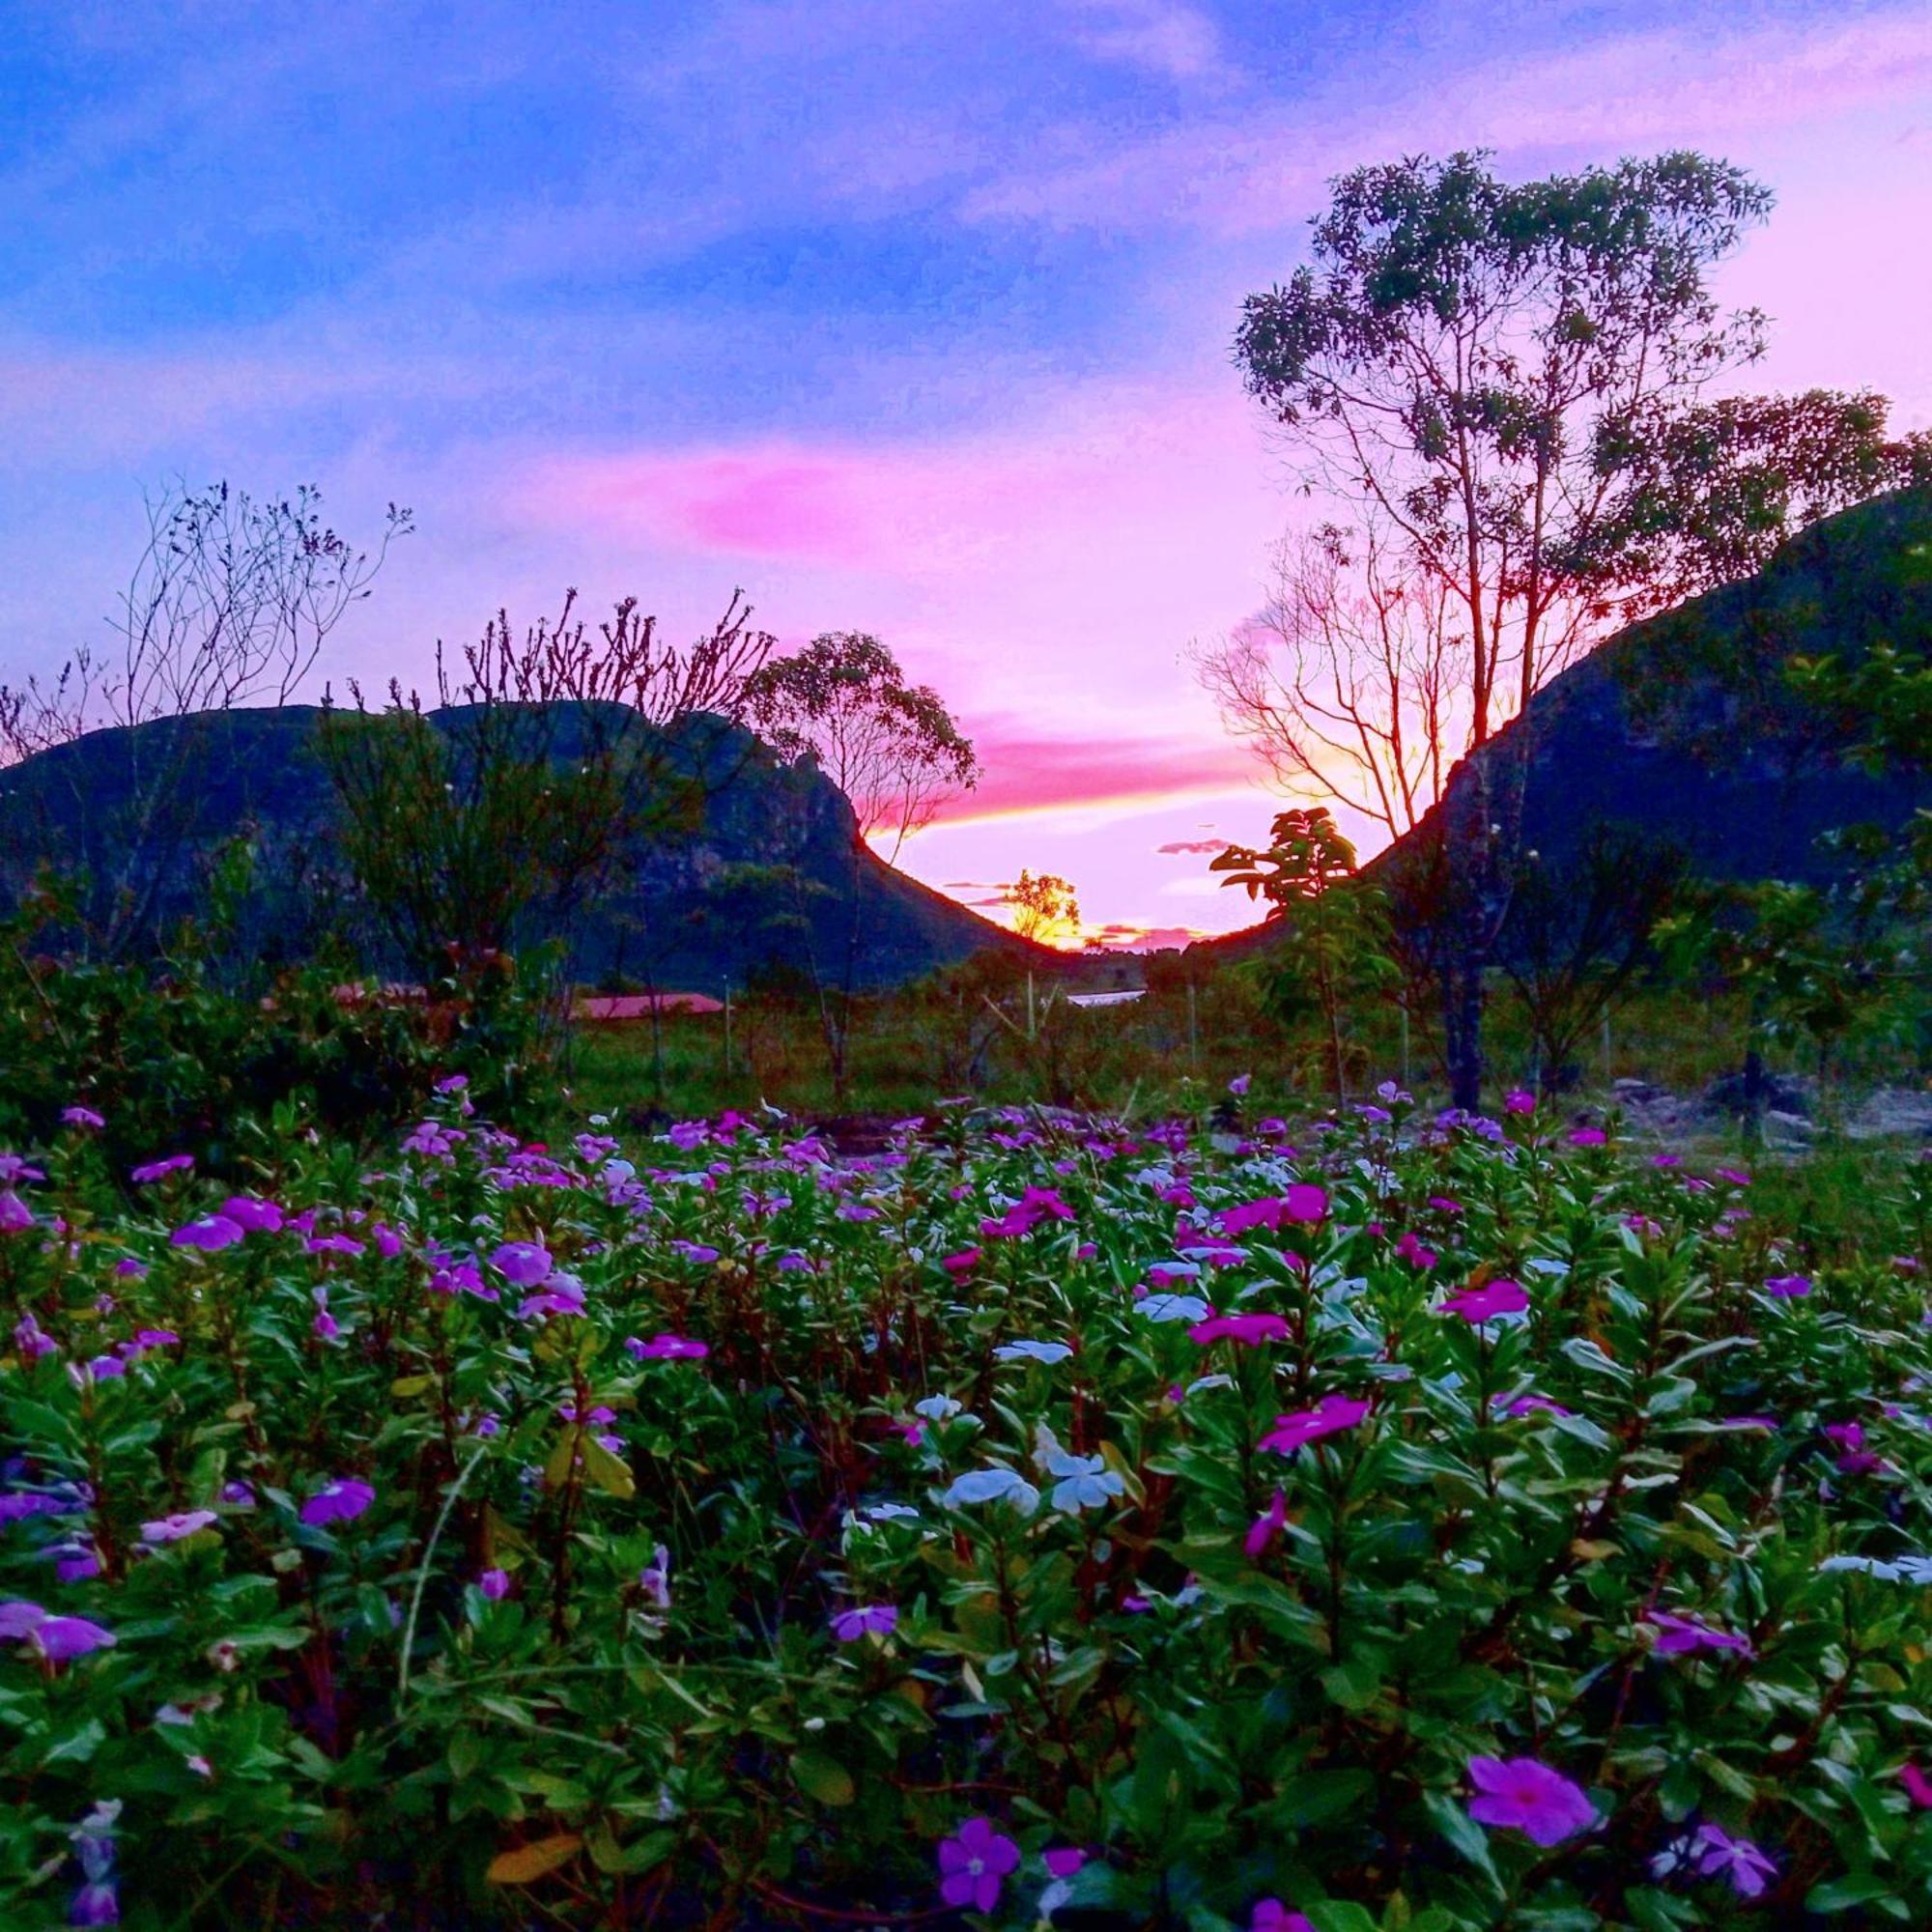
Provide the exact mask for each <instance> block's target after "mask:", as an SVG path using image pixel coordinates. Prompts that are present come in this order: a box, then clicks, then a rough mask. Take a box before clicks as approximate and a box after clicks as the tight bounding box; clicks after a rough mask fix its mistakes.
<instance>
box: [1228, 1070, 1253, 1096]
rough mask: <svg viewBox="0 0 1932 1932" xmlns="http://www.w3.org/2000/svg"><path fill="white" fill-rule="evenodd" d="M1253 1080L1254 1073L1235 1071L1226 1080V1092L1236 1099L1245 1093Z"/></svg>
mask: <svg viewBox="0 0 1932 1932" xmlns="http://www.w3.org/2000/svg"><path fill="white" fill-rule="evenodd" d="M1253 1080H1254V1075H1253V1074H1252V1073H1237V1074H1236V1075H1235V1077H1234V1078H1233V1079H1232V1080H1231V1081H1229V1082H1228V1092H1229V1093H1231V1094H1233V1095H1234V1096H1235V1098H1236V1099H1237V1100H1238V1099H1240V1098H1241V1097H1242V1096H1243V1095H1244V1094H1246V1093H1247V1091H1248V1088H1249V1086H1250V1084H1251V1083H1252V1082H1253Z"/></svg>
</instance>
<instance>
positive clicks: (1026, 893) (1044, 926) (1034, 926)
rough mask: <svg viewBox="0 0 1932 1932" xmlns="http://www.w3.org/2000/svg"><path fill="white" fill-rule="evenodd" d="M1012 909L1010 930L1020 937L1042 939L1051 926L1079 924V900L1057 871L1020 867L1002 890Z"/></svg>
mask: <svg viewBox="0 0 1932 1932" xmlns="http://www.w3.org/2000/svg"><path fill="white" fill-rule="evenodd" d="M1006 901H1007V904H1008V905H1009V906H1010V907H1011V908H1012V913H1013V930H1014V931H1015V932H1017V933H1018V934H1019V936H1020V937H1021V938H1022V939H1038V940H1043V939H1044V938H1045V937H1046V935H1047V934H1048V933H1049V932H1051V931H1052V930H1053V929H1054V927H1056V926H1060V925H1070V926H1074V927H1076V928H1077V927H1078V925H1079V923H1080V901H1079V900H1078V899H1077V898H1075V897H1074V895H1073V888H1072V886H1071V885H1070V884H1069V883H1068V882H1067V881H1066V880H1065V879H1063V878H1062V877H1061V876H1060V874H1059V873H1058V872H1040V873H1037V874H1036V873H1034V872H1030V871H1028V870H1026V869H1025V868H1024V867H1022V869H1021V871H1020V875H1019V877H1018V878H1017V879H1015V880H1014V881H1013V882H1012V884H1011V885H1010V886H1009V887H1008V888H1007V891H1006Z"/></svg>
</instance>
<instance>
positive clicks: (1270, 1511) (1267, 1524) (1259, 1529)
mask: <svg viewBox="0 0 1932 1932" xmlns="http://www.w3.org/2000/svg"><path fill="white" fill-rule="evenodd" d="M1287 1527H1288V1493H1287V1492H1286V1491H1284V1490H1277V1491H1276V1492H1274V1500H1273V1501H1272V1502H1270V1503H1269V1504H1268V1506H1267V1508H1266V1510H1265V1511H1264V1512H1263V1514H1262V1515H1260V1516H1258V1517H1256V1519H1255V1520H1254V1521H1253V1522H1252V1523H1250V1524H1249V1525H1248V1533H1247V1535H1246V1536H1244V1537H1243V1538H1242V1539H1241V1548H1242V1551H1243V1552H1244V1553H1245V1555H1246V1556H1247V1558H1248V1561H1249V1562H1251V1563H1252V1562H1253V1561H1254V1560H1255V1559H1256V1558H1257V1557H1259V1556H1261V1555H1262V1554H1264V1552H1265V1551H1266V1549H1267V1548H1268V1547H1269V1545H1271V1544H1272V1543H1273V1542H1274V1541H1275V1539H1276V1538H1277V1537H1278V1536H1280V1535H1281V1533H1282V1531H1283V1530H1285V1529H1286V1528H1287Z"/></svg>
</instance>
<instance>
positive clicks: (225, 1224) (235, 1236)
mask: <svg viewBox="0 0 1932 1932" xmlns="http://www.w3.org/2000/svg"><path fill="white" fill-rule="evenodd" d="M243 1233H244V1230H243V1229H242V1228H241V1225H240V1224H239V1223H238V1222H235V1221H231V1220H230V1219H229V1218H228V1216H227V1215H226V1214H204V1215H203V1216H202V1218H201V1219H200V1220H199V1221H190V1222H188V1223H187V1225H186V1226H185V1227H181V1228H177V1229H176V1230H175V1231H174V1233H173V1234H172V1235H170V1236H168V1240H169V1243H170V1244H171V1245H172V1246H174V1247H177V1248H201V1249H204V1250H206V1251H207V1252H209V1253H213V1251H214V1250H215V1249H217V1248H232V1247H233V1246H234V1245H235V1243H236V1242H237V1241H239V1240H241V1237H242V1235H243Z"/></svg>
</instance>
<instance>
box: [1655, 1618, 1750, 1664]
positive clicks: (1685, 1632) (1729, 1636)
mask: <svg viewBox="0 0 1932 1932" xmlns="http://www.w3.org/2000/svg"><path fill="white" fill-rule="evenodd" d="M1645 1621H1646V1622H1648V1623H1650V1624H1652V1625H1654V1626H1655V1627H1656V1629H1657V1630H1658V1632H1659V1633H1660V1634H1659V1636H1658V1639H1657V1646H1656V1648H1657V1654H1658V1656H1660V1657H1681V1656H1683V1655H1685V1654H1686V1653H1687V1652H1690V1651H1695V1650H1735V1651H1738V1652H1740V1653H1741V1654H1742V1655H1744V1656H1746V1657H1748V1656H1750V1654H1751V1647H1750V1639H1749V1638H1748V1637H1743V1636H1739V1635H1738V1634H1736V1633H1735V1632H1733V1631H1721V1630H1718V1629H1716V1628H1715V1627H1714V1626H1712V1625H1710V1624H1707V1623H1703V1622H1701V1621H1700V1620H1699V1619H1697V1618H1696V1617H1681V1616H1679V1615H1677V1614H1676V1612H1675V1611H1672V1610H1653V1611H1652V1612H1651V1613H1650V1615H1649V1617H1647V1618H1646V1619H1645Z"/></svg>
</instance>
